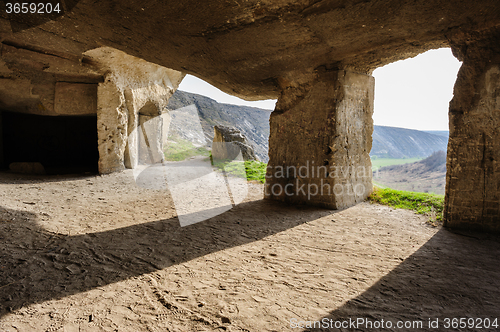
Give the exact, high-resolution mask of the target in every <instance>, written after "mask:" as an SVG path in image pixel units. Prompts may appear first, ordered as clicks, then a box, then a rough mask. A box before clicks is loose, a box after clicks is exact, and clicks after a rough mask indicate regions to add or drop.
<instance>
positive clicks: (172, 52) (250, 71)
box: [0, 0, 500, 99]
mask: <svg viewBox="0 0 500 332" xmlns="http://www.w3.org/2000/svg"><path fill="white" fill-rule="evenodd" d="M499 12H500V3H499V2H498V0H477V1H474V2H471V1H462V0H435V1H428V0H414V1H408V0H402V1H390V0H372V1H365V0H321V1H318V0H280V1H276V0H264V1H263V0H249V1H232V2H231V1H229V2H228V1H223V0H207V1H203V3H200V1H194V0H188V1H176V2H165V1H161V0H151V1H148V2H147V3H144V2H137V1H133V0H120V1H118V0H109V1H105V2H99V4H98V5H96V2H95V1H91V0H80V1H78V4H77V5H76V6H74V8H72V9H71V10H69V11H68V12H65V13H64V15H63V16H61V17H58V18H57V20H54V21H50V22H46V23H44V24H41V25H38V26H36V27H33V28H31V29H25V30H23V28H26V27H28V26H29V25H24V26H23V25H22V24H26V21H27V19H28V16H27V15H17V16H9V15H7V14H6V13H5V12H4V11H2V12H0V17H2V18H3V20H2V21H3V22H4V23H5V24H0V28H2V30H0V39H2V38H3V39H6V40H10V39H15V40H22V41H23V42H25V43H32V44H36V45H41V46H43V45H45V46H46V47H48V48H51V49H57V50H60V52H70V53H74V54H81V53H83V52H85V51H87V50H90V49H94V48H98V47H101V46H103V45H104V46H109V47H114V48H117V49H120V50H122V51H124V52H126V53H128V54H130V55H134V56H137V57H140V58H143V59H145V60H147V61H150V62H153V63H156V64H159V65H162V66H165V67H168V68H173V69H176V70H179V71H182V72H187V73H192V74H195V75H197V76H200V77H202V78H203V79H205V80H207V81H208V82H210V83H212V84H214V85H215V86H217V87H219V88H221V89H222V90H224V91H226V92H228V93H231V94H236V95H239V96H242V97H245V98H248V99H262V98H264V97H265V98H276V97H277V96H278V95H279V92H280V87H279V81H280V80H281V79H285V80H289V81H295V82H298V81H299V80H301V81H303V82H307V81H310V80H311V79H312V76H313V75H314V70H315V69H317V68H319V67H322V66H323V67H326V68H331V69H336V68H337V69H351V70H353V71H356V72H365V73H369V72H370V71H371V70H373V69H375V68H377V67H379V66H381V65H384V64H387V63H390V62H393V61H396V60H400V59H404V58H408V57H412V56H415V55H417V54H419V53H421V52H423V51H425V50H428V49H431V48H437V47H443V46H446V45H447V44H448V36H449V34H450V33H451V32H453V31H454V30H464V31H480V30H484V29H487V28H490V27H493V26H495V25H498V24H499V23H500V15H499ZM38 16H39V15H38ZM36 18H37V17H33V20H35V19H36ZM34 23H43V22H38V21H34ZM13 32H14V33H13ZM58 36H62V37H63V38H58Z"/></svg>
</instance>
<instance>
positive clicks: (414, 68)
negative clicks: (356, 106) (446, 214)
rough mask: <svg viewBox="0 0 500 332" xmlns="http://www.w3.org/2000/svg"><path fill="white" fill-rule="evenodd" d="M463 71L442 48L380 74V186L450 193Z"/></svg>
mask: <svg viewBox="0 0 500 332" xmlns="http://www.w3.org/2000/svg"><path fill="white" fill-rule="evenodd" d="M460 66H461V63H460V62H459V61H458V60H457V59H456V58H455V57H454V56H453V54H452V53H451V49H449V48H442V49H436V50H431V51H427V52H425V53H422V54H419V55H418V56H416V57H414V58H410V59H406V60H402V61H397V62H394V63H390V64H388V65H385V66H383V67H379V68H377V69H376V70H374V72H373V76H374V77H375V102H374V115H373V118H374V132H373V135H372V138H373V146H372V150H371V152H370V157H371V159H372V166H373V168H374V175H373V182H374V184H375V185H377V184H378V185H380V186H386V187H389V188H393V189H398V190H406V191H415V192H424V193H434V194H439V195H444V194H445V183H446V151H447V145H448V135H449V132H448V129H449V117H448V109H449V102H450V100H451V99H452V98H453V87H454V85H455V82H456V79H457V74H458V70H459V69H460ZM431 155H432V157H431Z"/></svg>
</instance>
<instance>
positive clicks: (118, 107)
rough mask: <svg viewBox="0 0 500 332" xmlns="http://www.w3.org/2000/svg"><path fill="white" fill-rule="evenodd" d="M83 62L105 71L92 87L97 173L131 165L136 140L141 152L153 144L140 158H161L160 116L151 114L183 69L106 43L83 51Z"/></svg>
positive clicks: (136, 159) (136, 152)
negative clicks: (95, 104)
mask: <svg viewBox="0 0 500 332" xmlns="http://www.w3.org/2000/svg"><path fill="white" fill-rule="evenodd" d="M84 61H85V62H86V63H89V64H91V65H93V66H94V67H96V68H99V70H100V71H102V72H105V73H107V75H106V77H105V82H104V83H101V84H99V89H98V91H99V94H98V110H97V117H98V136H99V144H98V145H99V156H100V159H99V172H100V173H101V174H103V173H111V172H115V171H120V170H123V169H124V168H125V167H128V168H134V167H136V166H137V164H138V163H139V161H140V158H139V150H140V145H141V144H142V146H143V148H142V151H148V149H149V148H150V145H149V144H150V143H151V146H152V147H154V148H153V149H152V150H151V151H153V154H154V156H153V157H151V158H152V159H148V160H146V159H144V161H146V162H161V161H162V160H163V159H162V157H161V155H162V152H161V145H162V144H161V142H162V130H161V125H162V123H163V121H156V120H153V118H154V117H155V116H156V117H158V116H161V111H160V110H163V109H164V108H165V107H166V106H167V104H168V99H169V98H170V97H171V96H172V94H173V93H174V92H175V89H177V87H178V86H179V84H180V82H181V80H182V79H183V78H184V74H182V73H180V72H178V71H175V70H171V69H168V68H165V67H161V66H158V65H155V64H152V63H149V62H146V61H144V60H142V59H138V58H136V57H133V56H130V55H127V54H125V53H123V52H121V51H118V50H115V49H111V48H107V47H103V48H99V49H95V50H92V51H88V52H86V53H85V58H84ZM141 112H142V116H141V114H140V113H141ZM154 113H156V114H154ZM141 117H142V121H141ZM148 120H152V121H151V122H149V123H148V125H144V124H145V123H146V122H147V121H148ZM141 122H142V123H141ZM139 124H141V130H140V131H139V130H137V128H138V126H139ZM145 128H148V130H147V131H146V130H142V129H145ZM148 134H149V135H148ZM148 136H149V139H148ZM141 142H142V143H141ZM144 153H149V152H144Z"/></svg>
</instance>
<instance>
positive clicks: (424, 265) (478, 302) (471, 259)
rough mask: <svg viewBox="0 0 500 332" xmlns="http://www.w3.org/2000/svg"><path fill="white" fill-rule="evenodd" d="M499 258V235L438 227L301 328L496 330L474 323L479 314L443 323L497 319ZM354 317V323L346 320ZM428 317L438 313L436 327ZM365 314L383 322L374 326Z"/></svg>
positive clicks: (499, 319)
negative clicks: (409, 251) (371, 281)
mask: <svg viewBox="0 0 500 332" xmlns="http://www.w3.org/2000/svg"><path fill="white" fill-rule="evenodd" d="M499 260H500V237H499V236H495V235H487V234H480V233H467V232H460V233H459V232H454V231H450V230H447V229H441V230H440V231H439V232H438V233H436V234H435V235H434V236H433V237H432V238H431V239H430V240H429V241H428V242H427V243H425V244H424V245H423V246H422V247H421V248H419V250H417V251H416V252H415V253H414V254H413V255H411V256H410V257H408V258H407V259H406V260H405V261H404V262H402V263H401V264H400V265H399V266H397V267H396V268H395V269H394V270H392V271H391V272H390V273H389V274H387V275H385V276H384V277H383V278H381V279H380V280H379V281H378V282H377V283H376V284H374V285H373V286H372V287H370V288H369V289H368V290H367V291H365V292H364V293H362V294H361V295H359V296H357V297H356V298H354V299H352V300H350V301H348V302H346V303H345V304H344V305H343V306H342V307H340V308H339V309H337V310H335V311H333V312H332V313H331V314H330V315H329V316H327V317H324V318H323V320H321V322H322V324H323V323H324V325H323V326H321V327H318V328H313V329H306V330H305V331H453V330H456V331H497V330H498V328H492V327H491V326H490V328H486V327H485V324H484V323H483V324H482V328H479V327H478V326H477V325H475V324H478V323H480V320H475V321H474V322H472V321H467V326H465V327H464V326H462V328H461V329H459V328H454V326H453V325H452V326H450V327H449V328H447V326H446V325H445V324H446V323H447V321H446V320H445V319H446V318H449V319H453V318H458V319H460V318H466V319H469V318H482V319H484V318H489V319H490V322H494V320H495V319H497V321H496V322H497V323H498V324H499V325H500V262H499ZM357 319H361V320H360V324H359V325H350V324H347V323H350V322H349V320H352V321H356V320H357ZM429 319H430V320H431V321H432V322H435V321H436V319H438V320H439V321H438V324H439V325H438V327H437V328H434V326H431V327H429ZM367 320H368V321H371V324H374V323H375V322H377V321H378V322H379V323H378V324H382V323H381V322H382V320H384V322H385V325H378V326H379V328H377V325H376V324H377V323H375V325H371V326H370V325H369V324H370V323H368V322H367ZM388 321H390V322H391V324H392V328H390V327H389V325H387V324H388ZM408 321H409V322H410V323H406V324H410V325H407V326H406V327H404V325H402V326H403V328H397V325H396V324H397V323H398V322H403V324H404V322H408ZM343 322H347V323H344V327H343V328H341V326H340V325H339V324H341V323H343ZM414 322H416V323H414ZM418 322H421V323H418ZM448 323H453V321H449V322H448ZM469 323H473V324H471V326H469V325H468V324H469ZM335 324H337V328H336V327H335V326H336V325H335ZM413 324H415V325H413ZM418 324H422V325H421V327H420V326H419V325H418ZM318 326H319V324H318ZM382 326H383V327H382ZM410 326H411V327H410ZM499 327H500V326H499Z"/></svg>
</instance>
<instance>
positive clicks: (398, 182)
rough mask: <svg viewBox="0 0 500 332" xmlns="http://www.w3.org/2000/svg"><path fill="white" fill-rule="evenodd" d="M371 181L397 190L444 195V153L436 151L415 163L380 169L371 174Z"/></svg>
mask: <svg viewBox="0 0 500 332" xmlns="http://www.w3.org/2000/svg"><path fill="white" fill-rule="evenodd" d="M373 181H375V182H376V183H379V184H381V185H383V186H387V187H389V188H393V189H398V190H407V191H418V192H426V193H435V194H440V195H444V189H445V183H446V153H445V152H444V151H437V152H434V153H433V154H432V155H430V156H429V157H428V158H426V159H424V160H421V161H417V162H415V163H411V164H404V165H394V166H386V167H381V168H380V169H379V170H378V171H375V172H373Z"/></svg>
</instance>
